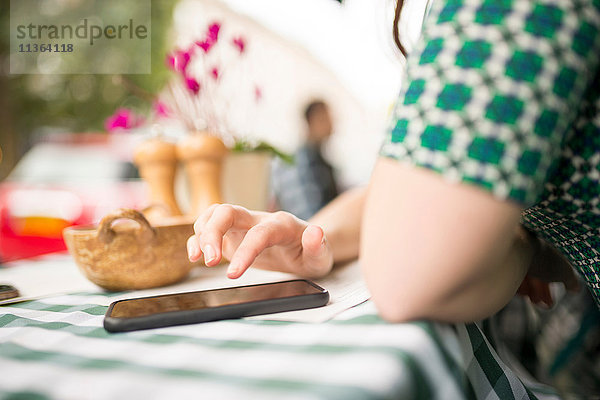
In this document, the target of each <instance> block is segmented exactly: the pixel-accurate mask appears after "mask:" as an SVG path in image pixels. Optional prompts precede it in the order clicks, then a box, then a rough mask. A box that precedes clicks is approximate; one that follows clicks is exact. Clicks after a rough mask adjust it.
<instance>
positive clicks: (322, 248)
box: [302, 225, 333, 276]
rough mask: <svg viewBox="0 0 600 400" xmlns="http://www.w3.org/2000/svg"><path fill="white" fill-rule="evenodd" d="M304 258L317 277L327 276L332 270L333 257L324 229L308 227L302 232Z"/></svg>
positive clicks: (313, 226)
mask: <svg viewBox="0 0 600 400" xmlns="http://www.w3.org/2000/svg"><path fill="white" fill-rule="evenodd" d="M302 256H303V258H304V261H305V264H306V267H308V269H309V270H310V271H312V272H314V274H315V275H320V276H322V275H325V274H327V273H328V272H329V270H330V269H331V266H332V264H333V256H332V254H331V250H330V248H329V244H328V243H327V238H326V237H325V233H324V232H323V229H321V228H320V227H318V226H316V225H308V226H307V227H306V229H304V232H302Z"/></svg>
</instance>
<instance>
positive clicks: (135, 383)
mask: <svg viewBox="0 0 600 400" xmlns="http://www.w3.org/2000/svg"><path fill="white" fill-rule="evenodd" d="M121 295H122V294H121ZM115 296H117V295H116V294H102V293H100V294H99V293H78V294H70V295H62V296H55V297H50V298H45V299H43V300H37V301H31V302H24V303H19V304H14V305H10V306H4V307H1V308H0V398H4V399H47V398H48V399H120V398H126V399H185V398H203V399H400V398H402V399H411V398H416V399H461V398H479V399H527V398H536V397H537V398H555V397H554V396H553V395H552V392H551V391H548V390H547V389H546V388H544V387H542V386H540V385H535V384H529V383H528V385H527V386H528V388H527V389H526V388H525V386H524V385H523V384H522V383H521V382H522V381H521V380H519V378H517V377H516V376H515V375H514V374H513V373H512V372H511V371H510V370H509V369H508V368H507V367H506V366H505V365H504V364H503V362H502V361H500V359H499V357H498V355H497V354H496V352H495V351H494V349H493V348H492V346H491V345H490V343H489V342H488V340H487V339H486V337H485V336H484V334H483V331H482V330H481V329H480V328H479V326H478V325H475V324H470V325H445V324H435V323H425V322H419V323H410V324H389V323H386V322H384V321H383V320H381V319H380V318H379V317H378V316H377V314H376V311H375V308H374V307H373V305H372V303H371V302H366V303H363V304H361V305H359V306H356V307H354V308H352V309H349V310H347V311H345V312H343V313H341V314H340V315H338V316H337V317H335V318H334V319H333V320H330V321H328V322H325V323H320V324H308V323H298V322H275V321H259V320H243V319H242V320H228V321H219V322H211V323H204V324H196V325H188V326H179V327H169V328H161V329H155V330H148V331H139V332H131V333H123V334H109V333H107V332H106V331H105V330H104V329H103V328H102V320H103V316H104V313H105V311H106V309H107V307H106V306H103V305H99V304H106V303H107V300H111V297H115ZM107 297H108V299H107ZM534 392H535V395H534V394H533V393H534Z"/></svg>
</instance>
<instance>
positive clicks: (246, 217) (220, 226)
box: [194, 204, 254, 266]
mask: <svg viewBox="0 0 600 400" xmlns="http://www.w3.org/2000/svg"><path fill="white" fill-rule="evenodd" d="M253 224H254V220H253V218H252V216H251V215H250V213H249V212H248V210H246V209H245V208H244V207H240V206H233V205H231V204H219V205H217V206H216V207H215V208H214V210H213V211H212V214H211V215H210V216H209V217H208V219H207V221H206V222H205V223H204V224H199V225H198V226H194V229H195V231H196V235H197V237H198V242H199V244H200V248H201V249H202V252H203V253H204V263H205V264H206V265H207V266H214V265H217V264H218V263H219V262H220V261H221V258H222V256H223V249H222V247H223V237H224V236H225V234H226V233H227V232H228V231H230V230H248V229H250V228H251V227H252V225H253Z"/></svg>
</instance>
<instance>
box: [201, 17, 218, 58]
mask: <svg viewBox="0 0 600 400" xmlns="http://www.w3.org/2000/svg"><path fill="white" fill-rule="evenodd" d="M220 30H221V24H220V23H218V22H214V23H212V24H210V25H209V27H208V29H207V31H206V39H204V40H199V41H197V42H196V46H198V47H200V48H201V49H202V50H204V53H208V52H209V51H210V49H212V47H213V46H214V45H215V44H216V43H217V40H219V31H220Z"/></svg>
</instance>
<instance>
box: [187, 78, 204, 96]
mask: <svg viewBox="0 0 600 400" xmlns="http://www.w3.org/2000/svg"><path fill="white" fill-rule="evenodd" d="M185 85H186V86H187V88H188V89H189V91H190V92H192V93H194V94H198V92H200V82H198V81H197V80H195V79H194V78H191V77H189V76H186V77H185Z"/></svg>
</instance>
